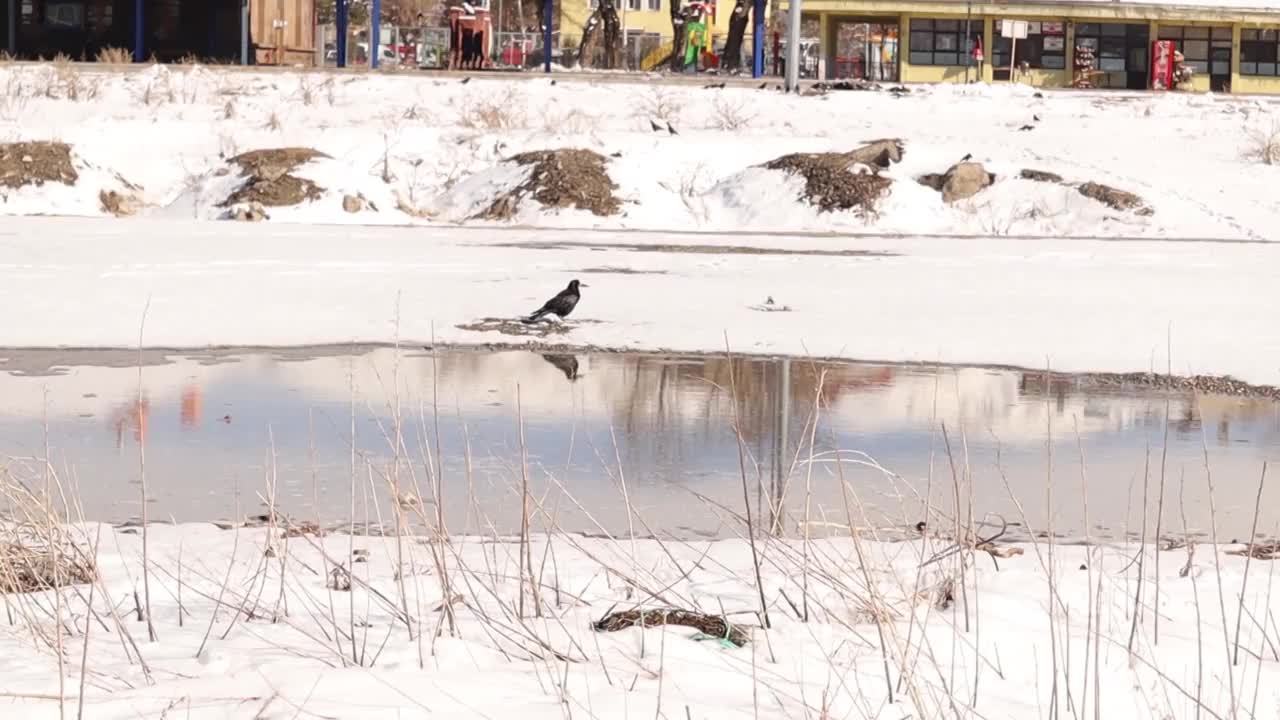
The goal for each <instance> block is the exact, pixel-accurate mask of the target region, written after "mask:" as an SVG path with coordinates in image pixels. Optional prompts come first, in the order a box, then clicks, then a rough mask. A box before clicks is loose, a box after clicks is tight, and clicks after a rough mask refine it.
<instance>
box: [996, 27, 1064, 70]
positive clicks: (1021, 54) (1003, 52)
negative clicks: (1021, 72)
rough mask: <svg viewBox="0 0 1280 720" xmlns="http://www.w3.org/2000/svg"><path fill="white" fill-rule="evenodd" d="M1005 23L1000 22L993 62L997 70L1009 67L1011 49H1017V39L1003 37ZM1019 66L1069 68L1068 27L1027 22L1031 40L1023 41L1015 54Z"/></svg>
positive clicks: (1027, 38)
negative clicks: (1015, 47) (1015, 44)
mask: <svg viewBox="0 0 1280 720" xmlns="http://www.w3.org/2000/svg"><path fill="white" fill-rule="evenodd" d="M1001 26H1002V23H1001V21H1000V20H996V25H995V27H996V37H995V41H994V43H993V44H994V45H995V47H994V48H992V51H991V62H992V63H994V65H995V68H996V70H1000V69H1004V70H1006V71H1007V70H1008V68H1009V60H1010V58H1009V50H1010V49H1011V48H1012V47H1013V45H1014V43H1013V39H1012V38H1007V37H1003V36H1001V35H1000V28H1001ZM1014 52H1016V53H1017V57H1015V58H1013V60H1014V64H1015V65H1021V64H1022V63H1026V64H1027V66H1028V67H1032V68H1041V69H1044V70H1064V69H1066V67H1067V24H1066V22H1063V21H1057V20H1054V21H1048V20H1045V21H1043V22H1042V21H1036V20H1032V21H1029V22H1027V37H1026V38H1025V39H1023V40H1019V41H1018V43H1017V49H1016V50H1015V51H1014Z"/></svg>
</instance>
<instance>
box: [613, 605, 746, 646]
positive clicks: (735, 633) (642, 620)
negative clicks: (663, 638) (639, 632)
mask: <svg viewBox="0 0 1280 720" xmlns="http://www.w3.org/2000/svg"><path fill="white" fill-rule="evenodd" d="M637 625H638V626H640V627H641V628H647V627H657V626H659V625H683V626H684V627H690V628H694V629H695V630H698V631H700V632H701V633H702V634H703V635H704V636H706V637H708V638H713V639H715V638H724V639H725V640H727V641H729V642H731V643H733V644H734V645H736V646H738V647H742V646H744V645H746V644H747V640H748V639H749V638H748V635H747V633H746V631H745V630H744V629H743V628H742V627H740V626H737V625H731V624H730V623H728V622H726V621H725V619H724V618H723V617H720V616H718V615H707V614H705V613H700V612H693V611H689V610H675V609H672V610H623V611H621V612H616V613H612V614H609V615H606V616H604V617H602V618H600V619H599V620H597V621H596V623H595V630H596V632H617V631H619V630H625V629H626V628H630V627H635V626H637Z"/></svg>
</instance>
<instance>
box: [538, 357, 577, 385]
mask: <svg viewBox="0 0 1280 720" xmlns="http://www.w3.org/2000/svg"><path fill="white" fill-rule="evenodd" d="M542 359H543V360H546V361H547V362H549V363H551V364H552V365H554V366H555V367H556V369H557V370H559V371H560V372H562V373H564V376H565V378H567V379H568V380H569V382H573V381H574V380H577V379H578V356H577V355H554V354H548V353H543V355H542Z"/></svg>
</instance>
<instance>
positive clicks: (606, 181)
mask: <svg viewBox="0 0 1280 720" xmlns="http://www.w3.org/2000/svg"><path fill="white" fill-rule="evenodd" d="M509 161H510V162H514V163H516V164H519V165H527V166H528V165H531V166H533V170H532V171H530V173H529V179H528V180H525V181H524V182H523V183H521V184H520V185H519V186H517V187H515V188H513V189H512V190H510V191H509V192H507V193H504V194H502V195H501V196H499V197H497V198H496V199H494V201H493V203H492V204H491V205H489V207H488V208H487V209H486V210H485V211H484V212H481V213H480V214H479V215H477V216H476V217H477V218H478V219H481V220H509V219H510V218H511V217H512V216H513V215H515V214H516V211H517V210H519V209H520V203H521V202H522V201H523V200H524V199H525V198H528V197H532V198H533V199H534V200H537V201H538V202H539V203H541V204H542V205H543V206H544V207H549V208H570V207H571V208H576V209H578V210H586V211H588V212H590V213H592V214H593V215H599V216H601V217H607V216H610V215H617V214H618V211H619V210H620V209H621V207H622V201H621V200H619V199H618V198H617V197H616V196H614V194H613V191H614V190H617V189H618V186H617V185H616V184H615V183H614V182H613V180H612V179H610V178H609V172H608V170H607V168H606V166H605V164H606V163H607V162H608V161H607V159H606V158H605V157H604V156H603V155H601V154H599V153H597V152H593V151H591V150H582V149H578V148H565V149H561V150H535V151H533V152H525V153H520V154H519V155H515V156H513V157H511V158H509Z"/></svg>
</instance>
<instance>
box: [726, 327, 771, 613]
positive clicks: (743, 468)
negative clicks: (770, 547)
mask: <svg viewBox="0 0 1280 720" xmlns="http://www.w3.org/2000/svg"><path fill="white" fill-rule="evenodd" d="M724 353H725V358H726V360H728V366H729V390H730V393H731V395H732V399H733V402H732V403H731V405H732V406H733V431H734V435H735V436H736V437H737V440H738V471H739V473H740V475H741V478H742V504H743V507H744V508H745V509H746V517H747V540H748V542H749V544H750V546H751V565H752V568H753V570H754V572H755V580H756V593H757V594H758V595H759V598H760V621H761V622H762V623H763V624H764V629H765V630H768V629H769V628H770V627H771V626H772V625H771V623H770V622H769V604H768V602H766V601H765V599H764V581H763V580H762V579H761V577H760V554H759V552H758V551H757V550H756V533H755V527H754V524H753V523H752V518H751V493H750V491H749V490H748V489H747V465H746V444H745V442H744V440H743V437H742V425H741V423H740V420H739V418H738V381H737V378H736V373H734V371H733V354H732V353H731V352H730V351H729V334H728V333H725V336H724Z"/></svg>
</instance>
